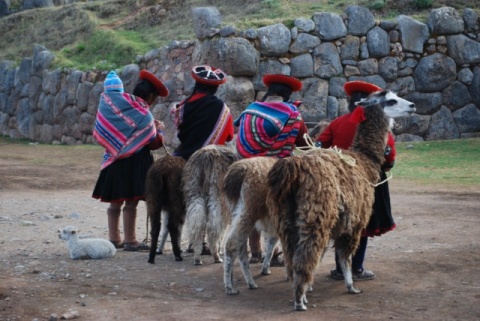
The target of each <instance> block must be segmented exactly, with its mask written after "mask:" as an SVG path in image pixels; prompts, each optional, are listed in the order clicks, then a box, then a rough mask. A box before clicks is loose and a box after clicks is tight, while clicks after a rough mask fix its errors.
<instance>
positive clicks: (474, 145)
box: [392, 138, 480, 187]
mask: <svg viewBox="0 0 480 321" xmlns="http://www.w3.org/2000/svg"><path fill="white" fill-rule="evenodd" d="M407 146H413V148H407ZM396 148H397V157H396V161H395V167H394V168H393V169H392V173H393V175H394V177H396V178H399V179H405V180H409V181H413V182H416V183H420V184H427V185H437V186H440V185H445V186H451V185H465V186H473V185H477V186H479V187H480V138H472V139H458V140H445V141H427V142H419V143H397V144H396Z"/></svg>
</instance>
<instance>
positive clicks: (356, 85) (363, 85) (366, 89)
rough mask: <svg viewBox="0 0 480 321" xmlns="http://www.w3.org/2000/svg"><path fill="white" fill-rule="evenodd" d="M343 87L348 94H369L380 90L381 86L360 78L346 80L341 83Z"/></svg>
mask: <svg viewBox="0 0 480 321" xmlns="http://www.w3.org/2000/svg"><path fill="white" fill-rule="evenodd" d="M343 89H344V90H345V92H346V93H347V95H348V96H351V95H353V94H354V93H357V92H363V93H367V94H371V93H374V92H376V91H381V90H382V88H380V87H378V86H377V85H374V84H371V83H368V82H365V81H361V80H355V81H348V82H346V83H345V84H344V85H343Z"/></svg>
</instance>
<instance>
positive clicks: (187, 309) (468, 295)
mask: <svg viewBox="0 0 480 321" xmlns="http://www.w3.org/2000/svg"><path fill="white" fill-rule="evenodd" d="M101 155H102V150H101V149H100V148H92V147H82V146H76V147H58V146H40V145H35V144H23V145H20V144H13V145H12V144H7V143H2V141H1V140H0V249H1V251H0V320H49V318H51V316H52V315H57V316H59V317H60V316H62V315H64V314H66V313H69V312H70V313H72V312H73V311H76V312H78V315H79V320H107V321H108V320H138V321H143V320H233V319H236V320H276V321H282V320H313V319H315V320H480V278H479V277H478V275H477V273H478V272H479V271H480V269H479V266H480V216H479V215H480V213H479V208H480V190H479V189H478V186H477V188H469V189H465V188H439V187H426V186H415V185H412V184H411V183H409V182H405V181H401V180H398V179H395V178H394V179H393V180H392V181H391V182H390V187H391V194H392V206H393V211H394V217H395V219H396V223H397V225H398V227H397V228H396V230H394V231H393V232H390V233H387V234H386V235H384V236H382V237H379V238H374V239H370V242H369V247H368V250H367V259H366V267H367V268H369V269H372V270H373V271H374V272H375V273H376V274H377V278H376V279H375V280H372V281H368V282H362V283H360V282H359V283H357V286H358V287H360V288H361V289H362V290H363V293H361V294H359V295H350V294H347V292H346V288H345V286H344V284H343V282H338V281H333V280H331V279H329V277H328V274H329V271H330V269H331V268H332V266H333V264H334V259H333V250H332V249H329V251H328V252H327V254H326V255H325V257H324V259H323V261H322V262H321V263H320V265H319V268H318V270H317V273H316V279H315V283H314V288H313V292H310V293H308V299H309V304H308V311H306V312H295V311H293V303H292V296H293V291H292V288H291V284H290V283H289V282H286V281H285V273H284V269H283V268H282V267H275V268H272V274H271V275H269V276H260V265H258V264H256V265H252V266H251V269H252V272H253V273H254V275H255V276H256V281H257V285H258V286H259V288H258V289H256V290H249V289H247V288H246V285H245V282H244V280H243V277H242V274H241V271H240V268H239V266H238V261H237V262H236V265H235V270H234V279H235V281H236V284H237V285H238V288H239V289H240V291H241V293H240V294H239V295H238V296H228V295H226V294H225V292H224V286H223V266H222V265H221V264H214V263H213V259H212V257H206V256H205V257H203V261H204V265H203V266H194V265H193V256H192V254H188V253H187V254H184V261H183V262H176V261H175V260H174V257H173V254H172V252H171V250H170V245H169V244H167V246H168V248H167V251H166V253H165V254H164V255H161V256H157V259H156V264H154V265H152V264H148V263H147V257H148V254H147V253H132V252H124V251H122V250H119V251H118V252H117V254H116V256H115V257H114V258H112V259H108V260H71V259H70V258H69V256H68V251H67V247H66V244H65V243H64V241H62V240H60V239H59V238H58V233H57V230H58V229H59V228H61V227H63V226H66V225H75V226H77V227H79V228H80V229H81V234H82V235H85V236H92V237H101V238H107V237H108V235H107V219H106V215H105V212H106V207H107V205H106V204H104V203H101V202H99V201H97V200H94V199H92V198H91V197H90V195H91V190H92V188H93V185H94V182H95V180H96V178H97V175H98V170H99V162H100V159H101ZM145 213H146V210H145V204H144V203H141V205H140V206H139V220H138V226H137V235H138V236H139V238H144V237H145V236H146V217H145ZM185 243H186V242H185V241H184V242H183V248H184V249H185V247H186V246H185Z"/></svg>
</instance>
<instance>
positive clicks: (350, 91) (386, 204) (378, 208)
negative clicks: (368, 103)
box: [317, 81, 396, 281]
mask: <svg viewBox="0 0 480 321" xmlns="http://www.w3.org/2000/svg"><path fill="white" fill-rule="evenodd" d="M344 89H345V92H346V93H347V95H348V96H349V97H350V102H349V106H348V109H349V111H350V113H348V114H345V115H343V116H340V117H338V118H336V119H334V120H333V121H332V122H331V123H330V125H329V126H328V127H327V128H326V129H325V130H324V131H323V132H322V133H321V134H320V136H319V137H318V139H317V141H319V142H321V143H322V148H329V147H333V146H336V147H338V148H342V149H348V148H350V145H351V144H352V142H353V138H354V136H355V132H356V130H357V124H355V123H353V122H351V121H350V117H351V112H352V111H353V110H354V109H355V108H356V105H355V103H356V102H358V101H360V100H361V99H362V98H366V97H367V96H368V95H369V94H371V93H373V92H376V91H380V90H381V88H380V87H377V86H375V85H373V84H370V83H367V82H363V81H350V82H347V83H345V85H344ZM395 155H396V151H395V140H394V138H393V135H392V134H391V133H389V135H388V140H387V147H386V149H385V162H384V163H383V166H382V170H381V172H380V180H381V181H383V180H385V179H386V177H387V176H386V173H385V172H387V171H389V170H390V169H391V168H392V167H393V165H394V162H395ZM394 228H395V222H394V220H393V217H392V212H391V207H390V193H389V190H388V182H385V183H383V184H381V185H379V186H377V187H375V201H374V204H373V212H372V217H371V218H370V222H369V223H368V226H367V228H366V229H365V230H364V231H363V234H362V238H361V239H360V244H359V247H358V249H357V251H356V253H355V255H354V256H353V258H352V274H353V279H354V280H356V281H361V280H371V279H374V278H375V274H374V273H373V272H372V271H370V270H366V269H364V268H363V262H364V260H365V252H366V250H367V242H368V237H373V236H379V235H382V234H384V233H386V232H388V231H391V230H393V229H394ZM335 262H336V268H335V269H333V270H331V271H330V275H331V277H332V278H333V279H335V280H343V274H342V269H341V268H340V265H339V263H338V258H337V257H335Z"/></svg>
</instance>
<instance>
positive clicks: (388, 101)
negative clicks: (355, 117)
mask: <svg viewBox="0 0 480 321" xmlns="http://www.w3.org/2000/svg"><path fill="white" fill-rule="evenodd" d="M356 105H357V106H361V107H363V108H368V107H370V106H374V105H380V106H381V107H382V108H383V111H384V112H385V114H386V115H387V117H389V118H397V117H403V116H410V115H412V114H413V113H414V112H415V110H416V109H415V104H414V103H412V102H410V101H408V100H406V99H403V98H400V97H398V96H397V95H396V94H395V93H393V92H391V91H389V90H382V91H377V92H374V93H372V94H371V95H370V96H368V97H367V98H365V99H362V100H361V101H359V102H357V103H356Z"/></svg>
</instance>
